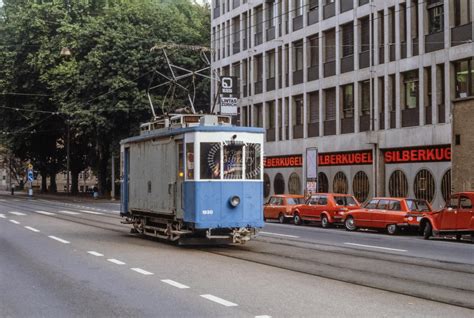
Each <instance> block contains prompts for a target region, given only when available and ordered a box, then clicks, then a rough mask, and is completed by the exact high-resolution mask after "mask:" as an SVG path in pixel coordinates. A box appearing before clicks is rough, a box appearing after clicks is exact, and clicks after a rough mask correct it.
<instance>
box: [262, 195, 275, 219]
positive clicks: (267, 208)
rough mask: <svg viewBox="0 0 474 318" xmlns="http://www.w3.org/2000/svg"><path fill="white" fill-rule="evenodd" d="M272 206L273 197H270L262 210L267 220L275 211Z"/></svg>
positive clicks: (273, 202)
mask: <svg viewBox="0 0 474 318" xmlns="http://www.w3.org/2000/svg"><path fill="white" fill-rule="evenodd" d="M274 204H275V197H270V199H269V200H268V203H267V204H266V205H265V207H264V208H263V211H264V216H265V218H267V219H271V218H273V213H274V212H273V209H275V206H274Z"/></svg>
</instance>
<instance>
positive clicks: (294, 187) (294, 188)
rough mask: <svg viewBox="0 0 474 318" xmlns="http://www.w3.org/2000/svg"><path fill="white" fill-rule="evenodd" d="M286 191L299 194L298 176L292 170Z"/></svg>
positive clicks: (299, 183)
mask: <svg viewBox="0 0 474 318" xmlns="http://www.w3.org/2000/svg"><path fill="white" fill-rule="evenodd" d="M288 192H289V193H290V194H301V182H300V176H299V175H298V174H297V173H296V172H293V173H292V174H291V175H290V178H289V179H288Z"/></svg>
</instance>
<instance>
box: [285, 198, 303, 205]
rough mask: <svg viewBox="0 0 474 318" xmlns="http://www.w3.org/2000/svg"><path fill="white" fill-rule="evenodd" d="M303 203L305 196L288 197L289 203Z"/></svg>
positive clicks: (287, 202) (287, 201)
mask: <svg viewBox="0 0 474 318" xmlns="http://www.w3.org/2000/svg"><path fill="white" fill-rule="evenodd" d="M302 203H303V198H287V199H286V204H287V205H296V204H302Z"/></svg>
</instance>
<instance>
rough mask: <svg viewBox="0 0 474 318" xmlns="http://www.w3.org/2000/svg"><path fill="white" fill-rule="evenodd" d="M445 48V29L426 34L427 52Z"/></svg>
mask: <svg viewBox="0 0 474 318" xmlns="http://www.w3.org/2000/svg"><path fill="white" fill-rule="evenodd" d="M442 49H444V31H441V32H436V33H431V34H428V35H425V51H426V53H429V52H433V51H437V50H442Z"/></svg>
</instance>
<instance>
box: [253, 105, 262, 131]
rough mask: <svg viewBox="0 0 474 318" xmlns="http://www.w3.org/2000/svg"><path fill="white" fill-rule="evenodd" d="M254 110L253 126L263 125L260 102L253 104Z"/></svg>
mask: <svg viewBox="0 0 474 318" xmlns="http://www.w3.org/2000/svg"><path fill="white" fill-rule="evenodd" d="M253 108H254V111H255V121H256V122H255V127H263V108H262V104H255V105H254V107H253Z"/></svg>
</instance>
